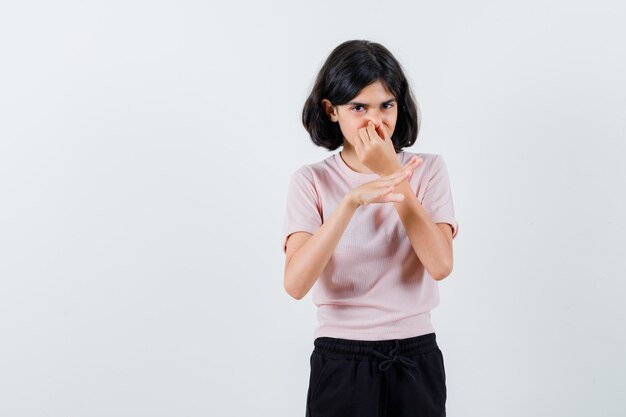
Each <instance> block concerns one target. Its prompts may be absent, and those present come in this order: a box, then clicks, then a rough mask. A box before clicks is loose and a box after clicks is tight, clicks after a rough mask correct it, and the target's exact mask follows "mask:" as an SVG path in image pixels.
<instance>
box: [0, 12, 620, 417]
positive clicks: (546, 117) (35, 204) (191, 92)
mask: <svg viewBox="0 0 626 417" xmlns="http://www.w3.org/2000/svg"><path fill="white" fill-rule="evenodd" d="M625 20H626V6H624V4H623V2H618V1H614V2H609V1H593V2H580V1H573V2H572V1H565V0H563V1H551V2H550V1H549V2H546V1H524V2H502V1H500V2H499V1H472V2H466V1H456V2H445V3H444V2H433V1H420V2H398V1H385V2H382V1H380V2H376V1H360V2H338V1H316V2H307V3H302V2H300V3H298V2H293V1H284V2H273V3H267V2H253V1H247V2H232V3H231V2H229V3H228V4H226V2H214V3H211V2H201V1H197V2H190V1H186V2H185V1H169V2H164V1H150V2H148V1H145V2H138V1H134V2H130V1H119V2H112V1H106V2H105V1H102V2H94V1H75V2H71V1H58V2H43V1H42V2H25V1H13V2H8V1H3V2H1V3H0V48H1V50H0V59H1V65H0V415H1V416H3V417H4V416H7V417H9V416H10V417H22V416H33V417H35V416H45V417H92V416H94V417H95V416H98V417H99V416H132V417H137V416H150V417H159V416H176V417H178V416H185V417H195V416H211V417H213V416H220V417H222V416H276V417H279V416H285V417H287V416H290V417H291V416H303V415H304V411H305V401H306V391H307V386H308V378H309V356H310V353H311V350H312V348H313V339H312V336H313V329H314V326H315V324H316V322H315V316H314V314H315V307H314V305H313V304H312V301H311V298H310V293H309V294H308V295H307V296H306V297H305V298H304V299H303V300H301V301H296V300H293V299H291V298H290V297H289V296H288V295H287V293H286V292H285V291H284V289H283V286H282V285H283V283H282V280H283V268H284V255H283V252H282V248H281V241H282V235H281V233H282V226H283V218H284V208H285V201H286V191H287V184H288V179H289V176H290V175H291V173H292V172H293V171H294V170H295V169H297V168H298V167H300V166H301V165H303V164H308V163H313V162H316V161H319V160H321V159H322V158H325V157H326V156H328V155H330V153H329V152H328V151H326V150H324V149H321V148H317V147H315V146H314V145H313V144H312V142H311V141H310V139H309V138H308V136H307V134H306V132H305V130H304V128H303V127H302V124H301V121H300V116H301V111H302V105H303V104H304V100H305V99H306V97H307V95H308V93H309V91H310V88H311V87H312V84H313V80H314V77H315V75H316V73H317V71H318V70H319V68H320V67H321V65H322V63H323V62H324V60H325V59H326V57H327V56H328V54H329V53H330V52H331V51H332V49H333V48H334V47H335V46H337V45H338V44H339V43H341V42H343V41H345V40H348V39H368V40H372V41H375V42H380V43H382V44H383V45H385V46H386V47H387V48H389V49H390V50H391V52H392V53H394V55H395V56H396V57H397V58H398V60H399V61H400V62H401V64H402V65H403V67H404V69H405V71H406V74H407V77H408V78H409V80H410V83H411V85H412V88H413V91H414V94H415V96H416V98H417V100H418V102H419V105H420V107H421V111H422V116H423V128H422V131H421V132H420V135H419V137H418V140H417V143H416V145H415V146H413V147H412V148H408V149H407V150H409V151H413V152H432V153H439V154H442V155H443V156H444V159H445V161H446V163H447V166H448V170H449V175H450V181H451V187H452V192H453V196H454V203H455V210H456V215H457V219H458V221H459V225H460V226H459V235H458V238H457V239H455V241H454V259H455V262H454V271H453V273H452V274H451V275H450V276H448V277H447V278H446V279H445V280H444V281H442V282H441V283H440V291H441V304H440V306H439V307H438V308H436V309H435V310H433V323H434V325H435V328H436V331H437V336H438V342H439V345H440V347H441V349H442V351H443V353H444V358H445V364H446V373H447V387H448V403H447V408H448V414H449V415H450V416H464V417H474V416H476V417H479V416H480V417H487V416H508V417H517V416H520V417H522V416H524V417H525V416H530V415H532V416H550V417H552V416H568V417H569V416H580V417H583V416H584V417H588V416H618V415H626V405H624V402H623V399H622V396H623V387H624V383H623V378H624V376H625V375H626V360H625V359H624V357H625V356H624V351H625V350H626V326H625V325H624V323H625V322H626V307H625V306H624V298H625V297H624V296H625V295H626V294H625V290H626V283H625V280H624V278H625V276H626V256H625V255H626V253H625V250H624V234H625V233H626V225H625V213H626V199H625V191H624V190H626V167H625V165H624V162H623V159H624V155H625V154H626V78H625V77H624V74H626V54H625V47H624V42H623V39H624V38H625V37H626V29H624V21H625Z"/></svg>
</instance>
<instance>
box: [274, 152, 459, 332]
mask: <svg viewBox="0 0 626 417" xmlns="http://www.w3.org/2000/svg"><path fill="white" fill-rule="evenodd" d="M413 155H418V156H420V157H421V158H422V159H423V160H424V161H423V162H422V164H421V165H420V166H418V167H417V168H416V169H415V170H414V171H413V175H412V176H411V177H410V178H409V183H410V185H411V189H412V190H413V192H414V193H415V194H416V195H417V198H418V200H419V201H420V203H421V204H422V207H424V209H425V210H426V212H427V213H428V215H429V216H430V218H431V219H432V220H433V222H434V223H448V224H450V225H451V226H452V228H453V238H454V237H456V235H457V233H458V223H457V221H456V219H455V215H454V207H453V202H452V193H451V188H450V183H449V180H448V172H447V168H446V164H445V162H444V160H443V158H442V157H441V156H440V155H438V154H428V153H419V154H416V153H413V152H407V151H401V152H399V153H398V154H397V156H398V161H399V162H400V164H401V165H402V166H404V165H405V164H406V163H407V162H408V161H409V159H410V158H411V157H412V156H413ZM377 178H379V175H378V174H375V173H370V174H367V173H359V172H356V171H353V170H352V169H351V168H350V167H348V165H346V163H345V162H344V160H343V159H342V158H341V156H340V154H339V152H337V153H334V154H333V155H331V156H329V157H327V158H326V159H324V160H322V161H319V162H317V163H313V164H309V165H303V166H301V167H300V168H299V169H297V170H296V171H295V172H294V173H293V175H292V177H291V180H290V183H289V189H288V193H287V205H286V212H285V214H286V216H285V222H284V229H283V241H282V243H283V252H285V253H286V251H287V247H286V243H287V237H288V236H289V235H290V234H291V233H294V232H297V231H305V232H309V233H311V234H314V233H315V232H316V231H317V230H318V229H319V227H320V226H321V225H322V224H323V223H324V221H325V220H324V219H326V218H327V217H329V216H330V215H331V214H332V213H333V212H334V211H335V209H336V208H337V206H338V205H339V203H340V202H341V200H342V199H343V197H344V196H345V194H346V193H347V192H348V191H350V190H351V189H353V188H355V187H357V186H359V185H362V184H364V183H366V182H370V181H373V180H375V179H377ZM312 294H313V303H314V304H315V305H316V306H317V321H318V326H317V328H316V329H315V331H314V338H317V337H321V336H329V337H338V338H343V339H354V340H387V339H403V338H408V337H414V336H419V335H422V334H426V333H432V332H434V328H433V325H432V323H431V320H430V311H431V310H432V309H433V308H434V307H436V306H437V305H438V304H439V289H438V282H437V281H435V280H434V279H433V278H431V277H430V275H429V274H428V272H427V271H426V270H425V269H424V267H423V266H422V264H421V262H420V261H419V258H418V257H417V255H416V254H415V251H414V250H413V247H412V246H411V242H410V241H409V238H408V236H407V234H406V232H405V230H404V225H403V224H402V221H401V220H400V216H399V215H398V212H397V211H396V208H395V205H394V203H381V204H376V203H374V204H368V205H366V206H361V207H359V208H357V210H356V212H355V213H354V216H353V217H352V219H351V220H350V223H349V224H348V226H347V228H346V230H345V232H344V233H343V235H342V237H341V239H340V240H339V243H338V244H337V246H336V248H335V250H334V252H333V254H332V256H331V258H330V260H329V261H328V264H327V265H326V267H325V268H324V270H323V271H322V273H321V274H320V276H319V278H318V280H317V281H316V282H315V284H314V285H313V288H312Z"/></svg>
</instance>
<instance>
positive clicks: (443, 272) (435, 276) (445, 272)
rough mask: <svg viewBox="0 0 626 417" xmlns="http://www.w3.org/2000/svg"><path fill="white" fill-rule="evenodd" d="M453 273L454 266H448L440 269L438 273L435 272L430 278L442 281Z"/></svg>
mask: <svg viewBox="0 0 626 417" xmlns="http://www.w3.org/2000/svg"><path fill="white" fill-rule="evenodd" d="M451 273H452V264H449V265H446V266H444V267H442V268H440V269H439V270H437V271H433V273H432V274H430V276H431V277H432V278H433V279H434V280H435V281H441V280H443V279H444V278H446V277H447V276H448V275H450V274H451Z"/></svg>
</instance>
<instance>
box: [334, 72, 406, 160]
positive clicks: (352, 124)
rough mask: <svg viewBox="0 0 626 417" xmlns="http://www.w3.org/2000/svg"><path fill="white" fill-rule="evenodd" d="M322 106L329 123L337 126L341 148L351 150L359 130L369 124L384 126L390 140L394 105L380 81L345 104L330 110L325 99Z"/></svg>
mask: <svg viewBox="0 0 626 417" xmlns="http://www.w3.org/2000/svg"><path fill="white" fill-rule="evenodd" d="M322 104H323V105H324V109H325V110H326V114H327V115H328V117H329V118H330V120H332V121H333V122H338V123H339V127H340V129H341V133H342V134H343V143H344V148H348V147H352V148H354V146H355V145H354V144H355V143H356V140H357V138H358V137H359V129H360V128H362V127H367V124H368V122H369V121H370V120H371V121H372V122H374V124H375V125H376V126H379V125H380V123H384V124H386V125H387V129H388V130H389V136H390V137H391V136H392V135H393V131H394V129H395V127H396V120H397V119H398V102H397V101H396V99H395V97H394V96H393V94H392V93H391V92H389V90H387V89H386V88H385V86H384V85H383V84H382V83H381V82H380V81H376V82H374V83H372V84H370V85H368V86H366V87H365V88H363V89H362V90H361V91H359V94H357V95H356V97H354V98H353V99H352V100H350V102H349V103H347V104H343V105H340V106H333V105H332V103H331V102H330V101H328V100H327V99H324V100H322Z"/></svg>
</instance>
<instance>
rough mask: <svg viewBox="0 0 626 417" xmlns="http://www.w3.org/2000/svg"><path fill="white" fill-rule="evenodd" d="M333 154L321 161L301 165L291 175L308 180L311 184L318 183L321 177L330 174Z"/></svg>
mask: <svg viewBox="0 0 626 417" xmlns="http://www.w3.org/2000/svg"><path fill="white" fill-rule="evenodd" d="M332 158H333V155H331V156H329V157H327V158H324V159H322V160H321V161H317V162H311V163H307V164H303V165H300V166H299V167H298V168H297V169H296V170H295V171H294V172H293V173H292V175H291V178H292V180H293V179H296V180H300V181H307V182H309V183H311V184H318V183H319V182H320V179H322V178H325V177H326V176H327V175H328V171H329V167H330V166H331V164H330V161H331V159H332Z"/></svg>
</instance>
